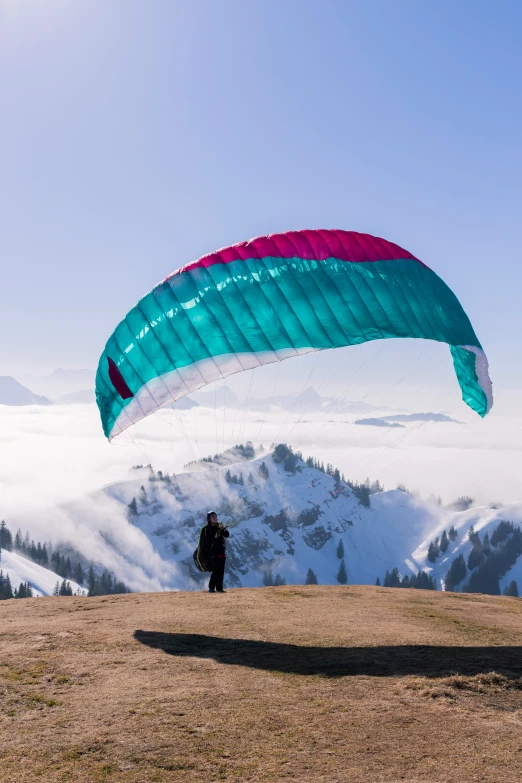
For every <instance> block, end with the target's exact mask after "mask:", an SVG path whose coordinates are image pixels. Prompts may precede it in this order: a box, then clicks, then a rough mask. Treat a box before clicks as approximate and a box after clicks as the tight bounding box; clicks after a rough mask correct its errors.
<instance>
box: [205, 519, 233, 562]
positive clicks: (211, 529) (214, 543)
mask: <svg viewBox="0 0 522 783" xmlns="http://www.w3.org/2000/svg"><path fill="white" fill-rule="evenodd" d="M199 535H200V537H199V550H200V553H201V554H200V557H202V559H203V560H210V559H211V558H213V557H216V556H218V555H220V556H221V557H226V555H225V549H226V543H225V538H228V537H229V535H230V533H229V532H228V530H220V528H219V526H218V525H215V526H214V525H211V524H210V522H208V524H206V525H205V527H204V528H202V529H201V533H200V534H199Z"/></svg>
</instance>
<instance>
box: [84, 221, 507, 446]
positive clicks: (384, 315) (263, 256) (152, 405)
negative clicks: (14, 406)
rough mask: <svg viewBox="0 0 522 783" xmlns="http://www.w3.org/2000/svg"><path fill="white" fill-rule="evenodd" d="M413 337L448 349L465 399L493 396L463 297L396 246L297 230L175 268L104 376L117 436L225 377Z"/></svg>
mask: <svg viewBox="0 0 522 783" xmlns="http://www.w3.org/2000/svg"><path fill="white" fill-rule="evenodd" d="M393 337H414V338H423V339H427V340H436V341H438V342H444V343H447V344H448V345H449V346H450V350H451V354H452V357H453V364H454V367H455V373H456V375H457V379H458V382H459V384H460V387H461V390H462V398H463V400H464V401H465V402H466V403H467V404H468V405H469V406H470V407H471V408H472V409H473V410H474V411H476V412H477V413H478V414H479V415H480V416H485V415H486V413H487V412H488V411H489V410H490V408H491V405H492V402H493V399H492V388H491V381H490V379H489V374H488V363H487V359H486V355H485V353H484V351H483V350H482V346H481V344H480V342H479V340H478V338H477V336H476V335H475V332H474V330H473V327H472V326H471V323H470V321H469V318H468V317H467V315H466V313H465V312H464V310H463V308H462V306H461V305H460V303H459V301H458V299H457V297H456V296H455V294H453V292H452V291H451V290H450V289H449V288H448V286H447V285H446V284H445V283H444V282H443V281H442V280H441V279H440V278H439V277H438V276H437V275H436V274H435V272H433V271H432V270H431V269H429V268H428V267H427V266H426V265H425V264H424V263H423V262H422V261H420V260H419V259H417V258H416V257H415V256H413V255H412V254H411V253H409V252H408V251H406V250H404V249H402V248H400V247H399V246H398V245H395V244H394V243H392V242H388V241H386V240H384V239H379V238H377V237H373V236H371V235H369V234H360V233H356V232H354V231H341V230H326V229H325V230H307V231H289V232H286V233H283V234H271V235H269V236H264V237H257V238H255V239H251V240H249V241H247V242H242V243H239V244H237V245H231V246H230V247H227V248H224V249H222V250H218V251H216V252H215V253H211V254H210V255H207V256H203V257H202V258H200V259H198V260H197V261H194V262H192V263H190V264H187V265H186V266H184V267H182V268H181V269H178V270H177V271H176V272H174V273H173V274H172V275H170V277H168V278H167V279H166V280H164V281H163V282H161V283H159V284H158V285H157V286H156V287H155V288H153V289H152V291H150V292H149V293H148V294H146V296H144V297H143V299H141V300H140V301H139V302H138V304H137V305H136V306H135V307H133V308H132V310H130V312H129V313H128V314H127V315H126V316H125V318H124V319H123V320H122V321H121V323H120V324H119V325H118V326H117V327H116V329H115V331H114V333H113V334H112V335H111V337H110V338H109V340H108V341H107V344H106V346H105V350H104V352H103V354H102V356H101V358H100V362H99V365H98V372H97V375H96V401H97V404H98V407H99V410H100V415H101V420H102V425H103V430H104V432H105V435H106V436H107V437H108V438H113V437H115V436H116V435H118V434H119V433H121V432H123V430H125V429H126V428H127V427H130V426H131V425H132V424H134V423H136V422H138V421H139V420H140V419H142V418H144V417H145V416H147V415H148V414H150V413H153V412H154V411H156V410H158V409H159V408H162V407H164V406H166V405H169V404H170V403H172V402H173V401H175V400H178V399H180V398H181V397H183V396H184V395H186V394H190V393H191V392H193V391H196V390H197V389H200V388H201V387H202V386H205V385H207V384H209V383H212V382H213V381H216V380H218V379H220V378H225V377H227V376H228V375H231V374H233V373H237V372H241V371H243V370H248V369H252V368H254V367H259V366H261V365H264V364H268V363H270V362H276V361H282V360H283V359H288V358H290V357H292V356H298V355H300V354H304V353H307V352H309V351H320V350H324V349H327V348H340V347H342V346H348V345H357V344H360V343H363V342H367V341H369V340H378V339H386V338H393Z"/></svg>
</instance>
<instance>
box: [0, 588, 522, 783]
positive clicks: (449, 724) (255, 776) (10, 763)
mask: <svg viewBox="0 0 522 783" xmlns="http://www.w3.org/2000/svg"><path fill="white" fill-rule="evenodd" d="M0 628H1V636H0V653H1V654H0V726H1V736H2V742H1V744H0V781H1V783H4V782H5V783H22V782H23V783H33V782H34V781H38V780H42V781H45V783H55V782H57V781H64V782H67V783H76V781H78V783H79V782H80V781H81V783H97V782H98V781H100V782H101V781H110V782H111V783H112V782H114V783H123V782H125V783H155V782H156V781H158V783H160V782H161V783H164V782H165V783H167V781H168V782H169V783H171V782H172V781H191V782H192V781H194V782H199V781H202V782H203V781H205V783H208V782H211V783H214V782H215V781H227V782H229V783H232V781H234V783H244V781H252V783H261V782H262V781H274V782H278V781H296V783H297V782H299V783H380V782H381V781H382V783H384V782H386V783H395V781H407V782H409V783H419V781H429V783H450V782H451V783H454V782H455V783H457V782H458V783H473V782H474V781H477V782H478V781H484V782H485V783H514V782H515V781H517V780H520V779H522V601H519V600H518V599H512V598H504V597H493V596H484V595H465V594H453V593H446V594H444V593H435V592H430V591H417V590H390V589H387V590H385V589H381V588H376V587H320V586H319V587H318V586H311V587H279V588H263V589H242V590H235V591H229V592H228V593H227V594H226V595H223V596H220V595H208V594H204V593H154V594H132V595H120V596H110V597H109V596H105V597H100V598H76V597H75V598H39V599H37V600H33V601H5V602H2V603H1V604H0Z"/></svg>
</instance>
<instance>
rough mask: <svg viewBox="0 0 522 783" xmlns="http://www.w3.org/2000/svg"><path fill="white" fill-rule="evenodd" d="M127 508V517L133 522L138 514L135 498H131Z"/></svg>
mask: <svg viewBox="0 0 522 783" xmlns="http://www.w3.org/2000/svg"><path fill="white" fill-rule="evenodd" d="M127 509H128V510H127V519H128V520H129V522H135V521H136V519H137V518H138V514H139V512H138V503H137V501H136V498H132V500H131V502H130V503H129V505H128V506H127Z"/></svg>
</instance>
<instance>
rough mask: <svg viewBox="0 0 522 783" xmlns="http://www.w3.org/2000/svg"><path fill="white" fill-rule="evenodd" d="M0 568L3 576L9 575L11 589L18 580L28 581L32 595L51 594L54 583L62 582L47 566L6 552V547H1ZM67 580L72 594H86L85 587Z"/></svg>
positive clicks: (17, 583) (15, 553)
mask: <svg viewBox="0 0 522 783" xmlns="http://www.w3.org/2000/svg"><path fill="white" fill-rule="evenodd" d="M0 570H1V571H2V573H3V576H4V577H6V576H9V580H10V582H11V587H12V588H13V590H14V588H15V587H16V588H18V585H19V584H20V582H29V584H30V585H31V587H32V589H33V596H34V597H38V596H42V595H52V594H53V590H54V588H55V585H56V583H57V582H59V583H61V582H62V578H61V577H60V576H57V575H56V574H55V573H54V572H53V571H49V569H48V568H42V566H40V565H37V563H33V562H31V560H27V558H25V557H22V555H19V554H18V553H17V552H8V551H7V550H6V549H2V552H1V553H0ZM67 581H68V582H69V584H70V585H71V588H72V591H73V593H74V594H78V595H87V591H86V590H85V588H83V587H80V585H78V584H76V582H74V581H73V580H72V579H68V580H67Z"/></svg>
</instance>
